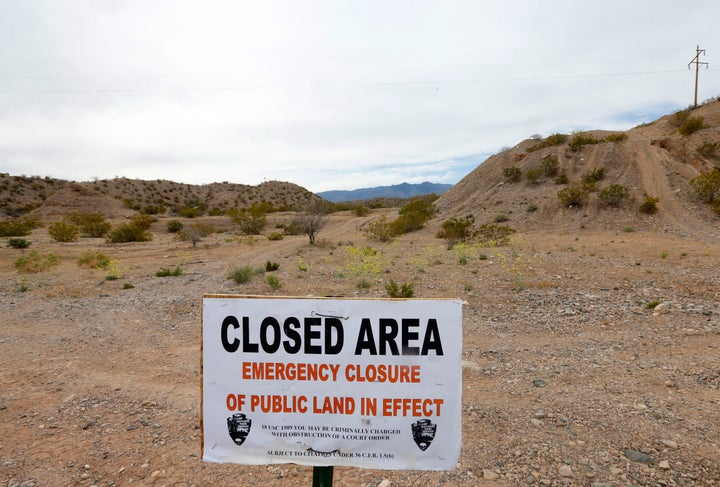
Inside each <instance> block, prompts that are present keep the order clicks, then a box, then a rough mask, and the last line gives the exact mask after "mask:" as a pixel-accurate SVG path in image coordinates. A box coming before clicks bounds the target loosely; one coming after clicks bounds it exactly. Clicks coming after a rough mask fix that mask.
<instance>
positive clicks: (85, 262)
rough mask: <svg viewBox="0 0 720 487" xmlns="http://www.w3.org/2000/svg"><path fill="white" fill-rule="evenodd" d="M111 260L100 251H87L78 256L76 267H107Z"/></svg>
mask: <svg viewBox="0 0 720 487" xmlns="http://www.w3.org/2000/svg"><path fill="white" fill-rule="evenodd" d="M111 263H112V261H111V260H110V258H109V257H108V256H107V255H105V254H102V253H100V252H87V253H85V254H83V255H81V256H80V257H78V260H77V265H78V267H85V268H88V269H108V268H109V267H110V264H111Z"/></svg>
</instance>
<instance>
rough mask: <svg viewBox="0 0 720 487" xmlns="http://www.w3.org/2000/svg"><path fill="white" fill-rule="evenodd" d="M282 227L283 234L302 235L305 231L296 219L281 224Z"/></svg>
mask: <svg viewBox="0 0 720 487" xmlns="http://www.w3.org/2000/svg"><path fill="white" fill-rule="evenodd" d="M282 228H283V233H284V234H285V235H302V234H303V233H305V231H304V230H303V227H302V225H300V222H299V221H296V220H293V221H291V222H290V223H287V224H285V225H283V227H282Z"/></svg>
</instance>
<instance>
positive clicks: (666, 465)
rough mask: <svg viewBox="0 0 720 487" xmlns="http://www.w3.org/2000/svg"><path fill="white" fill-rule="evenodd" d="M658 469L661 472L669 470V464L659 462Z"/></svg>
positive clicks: (665, 461)
mask: <svg viewBox="0 0 720 487" xmlns="http://www.w3.org/2000/svg"><path fill="white" fill-rule="evenodd" d="M658 468H659V469H661V470H670V462H668V461H667V460H661V461H660V463H658Z"/></svg>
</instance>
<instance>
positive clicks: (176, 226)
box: [165, 220, 183, 233]
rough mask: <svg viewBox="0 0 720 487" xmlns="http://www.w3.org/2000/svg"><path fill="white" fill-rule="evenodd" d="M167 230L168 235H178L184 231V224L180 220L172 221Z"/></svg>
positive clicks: (168, 223) (166, 226)
mask: <svg viewBox="0 0 720 487" xmlns="http://www.w3.org/2000/svg"><path fill="white" fill-rule="evenodd" d="M165 228H167V231H168V233H178V232H179V231H180V230H182V229H183V224H182V222H181V221H180V220H170V221H169V222H167V224H166V225H165Z"/></svg>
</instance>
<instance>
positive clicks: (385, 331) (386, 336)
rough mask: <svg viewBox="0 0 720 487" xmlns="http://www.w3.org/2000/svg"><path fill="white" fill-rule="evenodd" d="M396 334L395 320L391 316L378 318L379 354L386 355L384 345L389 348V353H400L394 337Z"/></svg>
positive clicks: (396, 325)
mask: <svg viewBox="0 0 720 487" xmlns="http://www.w3.org/2000/svg"><path fill="white" fill-rule="evenodd" d="M397 335H398V324H397V321H395V320H393V319H392V318H380V355H387V353H386V349H385V345H386V344H387V345H388V347H389V348H390V354H391V355H400V352H399V351H398V347H397V343H395V339H396V338H397Z"/></svg>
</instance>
